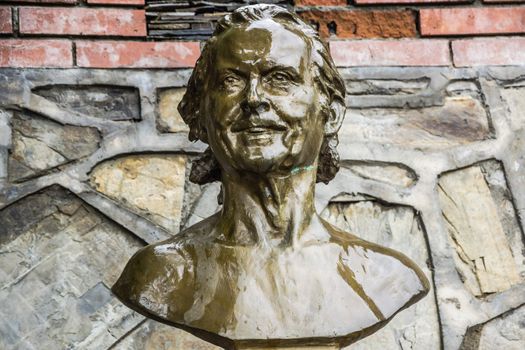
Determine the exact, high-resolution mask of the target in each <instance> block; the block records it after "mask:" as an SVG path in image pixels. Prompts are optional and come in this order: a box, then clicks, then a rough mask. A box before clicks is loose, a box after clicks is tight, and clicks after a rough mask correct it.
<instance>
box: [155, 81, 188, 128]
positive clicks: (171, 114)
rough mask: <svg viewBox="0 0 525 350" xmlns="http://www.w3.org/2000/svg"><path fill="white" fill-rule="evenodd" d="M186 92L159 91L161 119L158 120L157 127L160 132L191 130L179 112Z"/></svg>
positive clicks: (184, 90) (179, 90) (177, 90)
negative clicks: (178, 108) (179, 106)
mask: <svg viewBox="0 0 525 350" xmlns="http://www.w3.org/2000/svg"><path fill="white" fill-rule="evenodd" d="M185 92H186V89H185V88H172V89H163V90H160V91H158V104H159V118H158V120H157V127H158V129H159V131H161V132H180V131H188V130H189V128H188V126H187V125H186V123H184V121H183V120H182V117H181V116H180V114H179V111H178V110H177V106H178V105H179V102H180V101H181V100H182V96H184V93H185Z"/></svg>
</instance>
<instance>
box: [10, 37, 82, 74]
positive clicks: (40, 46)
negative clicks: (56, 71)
mask: <svg viewBox="0 0 525 350" xmlns="http://www.w3.org/2000/svg"><path fill="white" fill-rule="evenodd" d="M72 65H73V55H72V45H71V42H70V41H69V40H29V39H22V40H18V39H5V40H0V67H17V68H28V67H33V68H38V67H48V68H67V67H71V66H72Z"/></svg>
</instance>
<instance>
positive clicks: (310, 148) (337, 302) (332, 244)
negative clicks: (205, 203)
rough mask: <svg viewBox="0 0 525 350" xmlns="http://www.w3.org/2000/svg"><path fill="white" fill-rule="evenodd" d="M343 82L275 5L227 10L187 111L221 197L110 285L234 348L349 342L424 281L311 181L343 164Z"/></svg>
mask: <svg viewBox="0 0 525 350" xmlns="http://www.w3.org/2000/svg"><path fill="white" fill-rule="evenodd" d="M344 95H345V87H344V83H343V81H342V79H341V77H340V76H339V73H338V72H337V69H336V68H335V66H334V63H333V62H332V59H331V57H330V55H329V52H328V50H327V48H326V46H325V45H324V44H323V43H322V42H321V41H320V39H319V37H318V35H317V34H316V32H315V31H314V30H313V29H312V28H311V27H310V26H308V25H307V24H305V23H304V22H303V21H301V20H300V19H299V18H298V17H297V16H296V15H294V14H292V13H290V12H288V11H287V10H285V9H283V8H280V7H278V6H272V5H255V6H246V7H242V8H239V9H238V10H236V11H234V12H233V13H231V14H229V15H227V16H225V17H224V18H223V19H222V20H221V21H219V23H218V26H217V28H216V30H215V32H214V34H213V36H212V38H211V39H210V40H209V41H208V42H207V44H206V46H205V48H204V49H203V51H202V55H201V57H200V58H199V60H198V62H197V65H196V67H195V70H194V72H193V75H192V76H191V78H190V81H189V84H188V89H187V92H186V95H185V96H184V98H183V100H182V102H181V103H180V105H179V111H180V112H181V115H182V116H183V118H184V120H185V121H186V123H187V124H188V125H189V127H190V139H192V140H196V139H198V140H201V141H203V142H205V143H207V144H208V145H209V148H208V150H207V151H206V152H205V154H204V156H203V157H202V158H201V159H199V160H198V161H197V162H196V163H195V164H193V168H192V173H191V179H192V181H194V182H197V183H206V182H210V181H215V180H220V181H221V182H222V187H223V194H222V199H223V204H224V205H223V208H222V210H221V211H220V212H218V213H217V214H215V215H213V216H211V217H209V218H207V219H205V220H203V221H202V222H200V223H198V224H196V225H194V226H192V227H190V228H188V229H186V230H184V231H183V232H181V233H180V234H178V235H176V236H174V237H173V238H171V239H169V240H166V241H164V242H160V243H156V244H152V245H150V246H147V247H145V248H143V249H141V250H140V251H138V252H137V253H136V254H135V255H134V256H133V257H132V258H131V260H130V261H129V262H128V264H127V266H126V268H125V270H124V272H123V273H122V275H121V277H120V279H119V280H118V281H117V283H116V284H115V285H114V286H113V292H114V293H115V294H116V295H117V296H118V297H119V298H120V300H122V302H124V303H125V304H126V305H128V306H129V307H131V308H133V309H135V310H136V311H138V312H140V313H142V314H144V315H146V316H148V317H151V318H154V319H156V320H158V321H161V322H164V323H167V324H170V325H173V326H175V327H179V328H183V329H185V330H188V331H190V332H192V333H194V334H196V335H198V336H200V337H202V338H204V339H206V340H208V341H210V342H213V343H215V344H217V345H220V346H222V347H224V348H227V349H234V348H246V347H272V346H284V347H285V346H294V345H295V346H312V345H318V346H328V345H331V346H345V345H348V344H351V343H353V342H355V341H356V340H358V339H360V338H362V337H365V336H367V335H369V334H371V333H373V332H374V331H376V330H377V329H379V328H381V327H382V326H383V325H385V324H386V323H387V322H388V321H389V320H390V319H391V318H392V317H393V316H394V315H395V314H396V313H397V312H399V311H400V310H402V309H404V308H406V307H408V306H410V305H412V304H413V303H415V302H417V301H418V300H420V299H421V298H422V297H423V296H424V295H425V294H426V293H427V292H428V289H429V284H428V280H427V279H426V277H425V276H424V275H423V273H422V271H421V270H420V269H419V268H418V267H417V266H416V265H415V264H414V263H413V262H412V261H411V260H410V259H408V258H407V257H406V256H404V255H403V254H401V253H399V252H396V251H394V250H391V249H387V248H384V247H381V246H379V245H376V244H374V243H371V242H367V241H365V240H363V239H360V238H358V237H356V236H354V235H352V234H350V233H347V232H343V231H342V230H340V229H338V228H337V227H334V226H332V225H330V224H329V223H327V222H326V221H324V220H323V219H321V218H320V217H319V215H318V214H317V213H316V211H315V208H314V204H313V203H314V189H315V183H316V181H323V182H328V181H329V180H331V179H332V178H333V177H334V176H335V174H336V172H337V170H338V154H337V152H336V149H335V148H336V146H337V131H338V129H339V127H340V125H341V123H342V119H343V117H344V112H345V103H344Z"/></svg>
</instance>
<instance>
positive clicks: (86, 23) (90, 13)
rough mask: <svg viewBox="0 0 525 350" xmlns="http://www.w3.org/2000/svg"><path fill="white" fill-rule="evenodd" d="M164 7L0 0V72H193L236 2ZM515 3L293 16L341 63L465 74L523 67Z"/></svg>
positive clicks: (331, 9)
mask: <svg viewBox="0 0 525 350" xmlns="http://www.w3.org/2000/svg"><path fill="white" fill-rule="evenodd" d="M263 2H264V1H263ZM273 2H274V3H275V2H276V1H273ZM171 3H172V4H175V5H176V6H171V7H170V6H169V4H166V3H163V2H162V1H149V3H145V1H144V0H21V1H13V2H11V1H3V2H2V3H1V4H0V35H1V36H0V52H2V55H1V56H0V66H2V67H60V68H66V67H75V66H78V67H103V68H124V67H126V68H127V67H133V68H153V67H154V68H180V67H191V66H192V65H193V63H194V61H195V59H196V57H198V55H199V51H198V44H197V42H198V40H203V39H205V38H206V37H207V36H208V35H209V33H210V32H211V30H212V27H213V22H214V20H215V19H216V18H217V17H218V16H220V15H222V13H224V12H226V11H228V10H231V9H233V8H235V7H236V6H235V2H233V6H232V5H231V4H232V3H230V7H227V6H222V7H221V3H220V2H217V3H215V7H213V6H211V8H210V5H209V3H208V4H206V5H202V4H201V5H199V4H198V3H197V5H190V4H188V3H184V2H181V1H180V2H177V1H171ZM277 3H279V4H281V5H285V6H289V7H293V6H294V5H293V4H291V3H288V2H286V1H277ZM521 3H523V1H522V0H501V1H493V0H483V1H479V0H478V1H468V0H467V1H461V0H457V1H456V0H441V1H436V0H355V1H351V2H350V3H347V2H346V1H343V0H297V1H296V2H295V6H294V9H295V10H296V11H297V13H299V14H300V15H301V16H302V17H303V18H304V19H305V20H307V21H308V22H310V23H312V25H314V26H315V27H317V28H318V30H319V32H320V33H321V34H322V36H323V37H325V38H326V39H327V40H328V41H329V42H330V46H331V50H332V53H333V55H334V58H335V60H336V62H337V64H338V65H340V66H378V65H381V66H383V65H394V66H407V65H415V66H448V65H450V66H456V67H468V66H474V65H517V64H521V62H523V60H524V55H525V53H524V52H525V46H524V45H525V44H524V39H523V38H522V37H520V35H523V34H524V33H525V5H521ZM239 4H240V2H239ZM237 6H238V5H237ZM170 16H171V17H170ZM166 17H169V18H170V19H166ZM148 29H149V35H148ZM192 39H193V40H192ZM195 39H197V40H195ZM155 42H162V44H156V43H155ZM364 52H368V54H366V55H365V54H363V53H364ZM351 57H352V59H350V58H351Z"/></svg>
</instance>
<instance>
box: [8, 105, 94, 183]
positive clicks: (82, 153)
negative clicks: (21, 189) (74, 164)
mask: <svg viewBox="0 0 525 350" xmlns="http://www.w3.org/2000/svg"><path fill="white" fill-rule="evenodd" d="M11 124H12V143H13V145H12V151H11V156H10V157H9V180H11V181H19V180H23V179H26V178H28V177H32V176H35V175H39V174H42V173H43V172H45V171H46V170H50V169H53V168H56V167H57V166H59V165H63V164H66V163H68V162H70V161H72V160H76V159H79V158H82V157H86V156H88V155H90V154H91V153H93V152H94V151H96V150H97V148H98V145H99V142H100V139H101V137H100V134H99V133H98V131H97V130H96V129H95V128H90V127H79V126H71V125H62V124H59V123H56V122H54V121H51V120H48V119H44V118H42V117H40V116H38V115H36V114H34V113H29V112H24V113H22V112H16V113H14V115H13V118H12V120H11Z"/></svg>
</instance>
